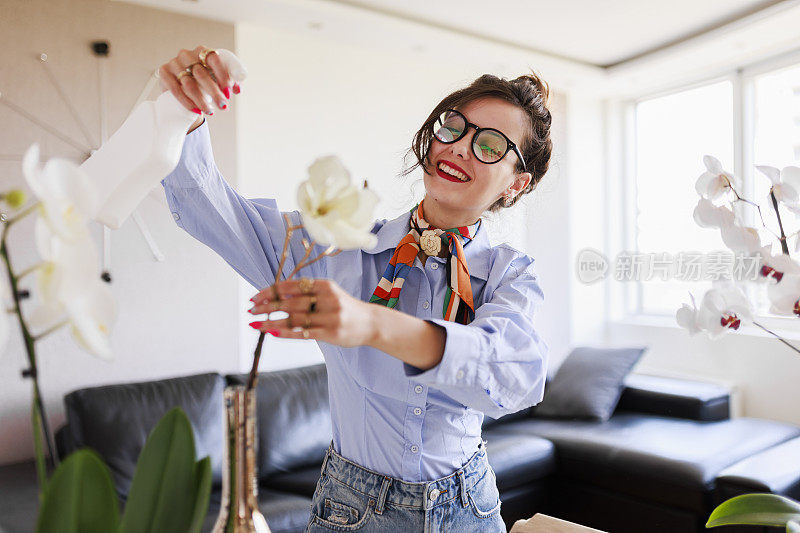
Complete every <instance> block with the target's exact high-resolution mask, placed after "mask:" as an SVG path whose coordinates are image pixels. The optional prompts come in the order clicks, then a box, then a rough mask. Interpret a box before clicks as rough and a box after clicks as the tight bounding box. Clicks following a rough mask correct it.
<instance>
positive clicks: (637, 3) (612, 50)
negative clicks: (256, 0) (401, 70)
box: [328, 0, 787, 66]
mask: <svg viewBox="0 0 800 533" xmlns="http://www.w3.org/2000/svg"><path fill="white" fill-rule="evenodd" d="M328 1H330V2H334V3H339V4H345V5H349V6H353V7H359V8H362V9H368V10H373V11H380V12H382V13H385V14H389V15H394V16H399V17H402V18H405V19H408V20H415V21H418V22H423V23H426V24H433V25H439V26H442V27H446V28H449V29H458V30H463V31H465V32H467V33H469V34H472V35H480V36H483V37H487V38H490V39H496V40H499V41H502V42H505V43H509V44H511V43H513V44H516V45H518V46H521V47H526V48H530V49H533V50H536V51H540V52H545V53H548V54H550V55H556V56H561V57H566V58H571V59H574V60H578V61H581V62H585V63H589V64H592V65H595V66H609V65H614V64H617V63H621V62H623V61H625V60H628V59H631V58H634V57H637V56H639V55H641V54H645V53H647V52H650V51H654V50H656V49H660V48H663V47H664V46H666V45H669V44H672V43H675V42H678V41H681V40H685V39H686V38H689V37H692V36H696V35H698V34H701V33H704V32H705V31H708V30H710V29H713V28H716V27H719V26H721V25H723V24H726V23H730V22H732V21H735V20H738V19H741V18H743V17H745V16H752V15H753V14H754V13H756V12H759V11H762V10H764V9H766V8H773V7H774V6H776V5H778V4H786V3H787V2H781V1H775V0H669V1H655V0H558V1H552V0H494V1H492V0H447V1H442V0H439V1H431V0H404V1H403V2H398V1H397V0H328Z"/></svg>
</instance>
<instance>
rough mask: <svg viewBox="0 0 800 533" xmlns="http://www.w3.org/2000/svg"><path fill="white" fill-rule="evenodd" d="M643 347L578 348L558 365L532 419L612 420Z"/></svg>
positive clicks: (643, 349)
mask: <svg viewBox="0 0 800 533" xmlns="http://www.w3.org/2000/svg"><path fill="white" fill-rule="evenodd" d="M645 350H646V348H644V347H634V348H594V347H589V346H580V347H577V348H575V349H574V350H572V352H571V353H570V354H569V356H567V358H566V360H564V362H563V363H562V364H561V366H560V367H559V369H558V371H557V372H556V375H555V376H554V377H553V381H552V383H550V385H549V386H547V387H545V392H544V399H543V400H542V402H541V403H540V404H539V405H538V406H537V407H536V409H535V410H534V411H533V416H535V417H549V418H569V419H590V420H599V421H605V420H608V419H609V418H610V417H611V414H612V413H613V412H614V409H615V408H616V406H617V402H618V401H619V397H620V395H621V394H622V389H623V388H624V383H623V382H624V380H625V376H627V375H628V372H630V371H631V369H632V368H633V365H635V364H636V362H637V361H638V360H639V358H640V357H641V356H642V354H643V353H644V351H645Z"/></svg>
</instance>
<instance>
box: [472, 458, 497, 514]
mask: <svg viewBox="0 0 800 533" xmlns="http://www.w3.org/2000/svg"><path fill="white" fill-rule="evenodd" d="M467 499H468V500H469V505H470V507H471V508H472V512H473V513H474V514H475V516H477V517H478V518H492V517H495V516H497V515H499V514H500V505H501V502H500V492H499V491H498V490H497V483H496V482H495V477H494V472H493V471H492V470H491V468H490V469H488V470H487V471H486V473H485V474H484V475H483V477H482V478H481V479H480V480H479V481H478V482H477V483H475V485H473V486H472V488H470V489H469V491H467Z"/></svg>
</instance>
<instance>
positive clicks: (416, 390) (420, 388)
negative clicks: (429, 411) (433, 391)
mask: <svg viewBox="0 0 800 533" xmlns="http://www.w3.org/2000/svg"><path fill="white" fill-rule="evenodd" d="M414 392H416V393H417V394H422V385H417V386H416V387H414Z"/></svg>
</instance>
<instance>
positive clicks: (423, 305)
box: [422, 300, 431, 309]
mask: <svg viewBox="0 0 800 533" xmlns="http://www.w3.org/2000/svg"><path fill="white" fill-rule="evenodd" d="M430 306H431V304H430V303H428V301H427V300H426V301H425V302H423V304H422V308H423V309H427V308H429V307H430Z"/></svg>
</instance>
